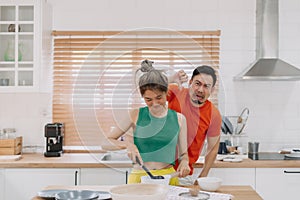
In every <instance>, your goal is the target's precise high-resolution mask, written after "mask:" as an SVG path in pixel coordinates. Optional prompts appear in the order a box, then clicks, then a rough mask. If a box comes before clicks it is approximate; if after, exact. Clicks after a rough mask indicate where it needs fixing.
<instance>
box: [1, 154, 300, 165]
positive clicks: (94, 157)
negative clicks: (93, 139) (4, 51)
mask: <svg viewBox="0 0 300 200" xmlns="http://www.w3.org/2000/svg"><path fill="white" fill-rule="evenodd" d="M104 155H105V153H64V154H62V156H61V157H44V155H43V154H42V153H32V154H22V158H21V159H20V160H16V161H0V168H107V167H119V168H131V167H132V164H131V162H130V161H101V158H102V157H103V156H104ZM202 166H203V162H201V161H199V163H196V164H195V168H201V167H202ZM213 168H300V160H251V159H248V158H244V159H243V161H242V162H238V163H233V162H224V161H215V163H214V164H213Z"/></svg>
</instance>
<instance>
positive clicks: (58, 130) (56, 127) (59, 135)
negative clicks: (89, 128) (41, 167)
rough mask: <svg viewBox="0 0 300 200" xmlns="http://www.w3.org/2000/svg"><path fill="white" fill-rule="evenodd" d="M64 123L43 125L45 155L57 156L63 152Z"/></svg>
mask: <svg viewBox="0 0 300 200" xmlns="http://www.w3.org/2000/svg"><path fill="white" fill-rule="evenodd" d="M63 136H64V124H63V123H52V124H50V123H49V124H46V125H45V137H46V152H45V153H44V156H45V157H59V156H61V154H62V153H63Z"/></svg>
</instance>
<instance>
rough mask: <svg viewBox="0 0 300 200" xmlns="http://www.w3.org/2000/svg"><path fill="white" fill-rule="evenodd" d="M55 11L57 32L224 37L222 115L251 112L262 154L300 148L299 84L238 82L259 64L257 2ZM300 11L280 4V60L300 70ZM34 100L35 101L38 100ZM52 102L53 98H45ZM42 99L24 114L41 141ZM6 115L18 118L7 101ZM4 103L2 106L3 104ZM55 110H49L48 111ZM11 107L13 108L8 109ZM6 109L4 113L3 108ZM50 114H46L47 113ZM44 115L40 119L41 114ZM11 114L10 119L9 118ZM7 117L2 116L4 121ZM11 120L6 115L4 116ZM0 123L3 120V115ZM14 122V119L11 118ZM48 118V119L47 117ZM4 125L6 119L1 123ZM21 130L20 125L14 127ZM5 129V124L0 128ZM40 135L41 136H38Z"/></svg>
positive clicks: (110, 2)
mask: <svg viewBox="0 0 300 200" xmlns="http://www.w3.org/2000/svg"><path fill="white" fill-rule="evenodd" d="M48 2H49V3H50V4H52V9H53V30H130V29H137V28H144V27H156V28H167V29H172V30H217V29H220V30H221V31H222V32H221V63H220V74H221V80H220V81H221V85H222V87H223V88H224V90H223V92H222V95H221V98H222V100H223V103H222V104H221V105H220V110H221V112H222V114H224V115H237V114H239V113H240V112H241V110H242V109H243V108H244V107H248V108H249V109H250V117H249V120H248V124H247V126H246V128H245V133H246V134H247V135H248V137H249V138H248V139H250V140H258V141H260V142H261V145H260V150H262V151H273V150H278V149H279V148H281V147H288V146H292V147H294V146H298V147H300V94H299V91H300V83H299V82H259V81H255V82H235V81H233V76H235V75H237V74H238V73H240V72H241V71H242V70H243V69H244V68H246V67H248V66H249V65H250V63H251V62H253V61H254V59H255V48H256V47H255V39H256V38H255V37H256V35H255V31H256V30H255V10H256V5H255V1H254V0H226V1H224V0H210V1H207V0H185V1H181V0H152V1H148V0H85V1H73V0H48ZM299 35H300V5H299V3H298V0H284V1H280V52H279V53H280V56H281V58H282V59H284V60H285V61H287V62H289V63H291V64H294V65H295V66H300V56H298V55H299V53H300V39H299V38H297V36H299ZM36 95H40V94H33V95H30V94H29V95H24V96H25V97H26V96H29V98H31V100H33V102H35V101H34V99H35V96H36ZM46 99H48V98H46ZM46 99H43V98H40V99H39V102H35V103H37V104H38V105H40V108H33V110H34V113H35V114H34V113H28V112H26V111H24V110H22V111H21V112H22V115H25V114H26V116H28V120H30V119H36V127H29V128H28V129H29V130H28V131H26V132H25V131H24V133H23V134H26V137H28V138H30V134H33V132H35V133H34V135H40V137H41V138H40V139H32V141H33V142H38V141H43V129H42V127H43V125H44V124H41V123H42V122H41V120H38V116H43V115H48V114H47V113H46V114H45V113H44V114H43V109H44V108H49V107H50V108H51V101H47V100H46ZM6 101H7V102H6V103H7V104H5V110H6V112H8V110H10V109H12V110H13V112H12V113H14V114H16V113H18V112H17V110H16V109H15V108H14V105H12V104H11V103H10V102H8V101H9V100H8V99H6ZM1 102H2V101H1ZM49 104H50V105H49ZM7 107H8V108H7ZM0 109H1V107H0ZM46 110H47V109H46ZM37 113H39V114H37ZM4 114H7V113H4ZM3 116H4V115H3V114H2V117H3ZM5 116H6V115H5ZM0 117H1V115H0ZM8 118H9V119H10V120H11V121H13V120H14V119H15V116H13V115H11V114H9V115H8ZM46 118H48V117H46ZM0 119H1V118H0ZM14 125H15V127H16V128H21V127H18V126H19V124H17V123H14ZM1 126H2V127H3V126H5V124H4V125H3V124H1V122H0V128H1ZM36 132H39V133H36Z"/></svg>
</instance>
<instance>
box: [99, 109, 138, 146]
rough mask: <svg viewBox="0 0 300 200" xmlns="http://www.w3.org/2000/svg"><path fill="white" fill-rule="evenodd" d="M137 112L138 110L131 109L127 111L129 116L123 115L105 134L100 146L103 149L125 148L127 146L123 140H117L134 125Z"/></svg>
mask: <svg viewBox="0 0 300 200" xmlns="http://www.w3.org/2000/svg"><path fill="white" fill-rule="evenodd" d="M137 114H138V110H136V109H135V110H131V111H130V113H129V117H128V116H127V115H126V116H124V117H123V118H122V119H121V120H120V121H119V122H118V126H116V127H115V128H114V129H113V130H112V131H111V132H109V133H108V134H107V135H106V136H107V141H104V142H103V143H102V144H101V146H102V148H103V149H105V150H118V149H125V148H126V147H127V145H126V143H125V142H124V141H121V140H119V138H120V137H121V136H123V135H124V134H125V133H126V132H127V131H128V130H129V129H130V128H134V127H135V121H136V115H137Z"/></svg>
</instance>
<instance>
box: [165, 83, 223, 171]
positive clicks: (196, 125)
mask: <svg viewBox="0 0 300 200" xmlns="http://www.w3.org/2000/svg"><path fill="white" fill-rule="evenodd" d="M167 99H168V107H169V108H170V109H173V110H175V111H177V112H179V113H182V114H183V115H184V116H185V117H186V121H187V143H188V155H189V163H190V167H191V173H190V174H192V173H193V167H192V165H193V164H194V163H195V162H196V161H197V160H198V157H199V155H200V153H201V151H202V148H203V144H204V141H205V137H206V136H207V137H215V136H218V135H220V130H221V122H222V117H221V115H220V112H219V111H218V109H217V108H216V107H215V106H214V105H213V104H212V103H211V102H210V101H208V100H207V101H206V102H205V104H204V105H203V106H201V107H195V106H193V105H192V104H191V102H190V95H189V89H188V88H181V89H179V88H178V86H177V85H170V86H169V91H168V97H167ZM177 167H178V162H177V164H176V166H175V168H176V169H177Z"/></svg>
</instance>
